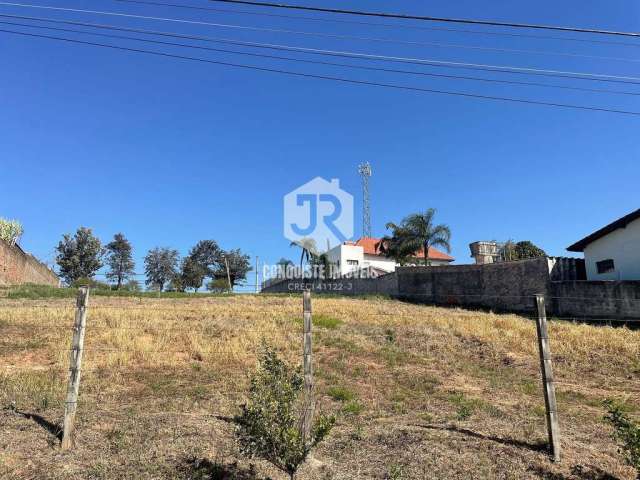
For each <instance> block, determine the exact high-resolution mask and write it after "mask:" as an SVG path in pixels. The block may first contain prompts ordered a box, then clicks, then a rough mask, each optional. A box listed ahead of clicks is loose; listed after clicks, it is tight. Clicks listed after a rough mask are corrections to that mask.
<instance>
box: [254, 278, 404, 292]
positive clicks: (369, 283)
mask: <svg viewBox="0 0 640 480" xmlns="http://www.w3.org/2000/svg"><path fill="white" fill-rule="evenodd" d="M306 288H310V289H311V290H312V291H313V292H314V293H329V294H334V295H350V296H353V295H356V296H357V295H387V296H391V297H397V296H398V277H397V276H396V274H395V273H389V274H387V275H383V276H381V277H378V278H340V279H335V280H311V279H289V280H281V281H270V282H267V283H266V284H265V286H264V287H263V288H262V292H263V293H294V292H301V291H302V290H304V289H306Z"/></svg>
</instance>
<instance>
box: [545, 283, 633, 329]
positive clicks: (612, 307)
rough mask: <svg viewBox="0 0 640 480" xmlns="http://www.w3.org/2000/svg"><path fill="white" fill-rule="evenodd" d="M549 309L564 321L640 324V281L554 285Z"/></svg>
mask: <svg viewBox="0 0 640 480" xmlns="http://www.w3.org/2000/svg"><path fill="white" fill-rule="evenodd" d="M547 308H548V309H549V310H550V312H551V313H552V314H553V315H555V316H558V317H561V318H562V317H569V318H571V317H575V318H586V319H589V318H594V319H614V320H640V281H634V280H627V281H588V282H587V281H564V282H552V283H551V284H550V286H549V292H548V300H547Z"/></svg>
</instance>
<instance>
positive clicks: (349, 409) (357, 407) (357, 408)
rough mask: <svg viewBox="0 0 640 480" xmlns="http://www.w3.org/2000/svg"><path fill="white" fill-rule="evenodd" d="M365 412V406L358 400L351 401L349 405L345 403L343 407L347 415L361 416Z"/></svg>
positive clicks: (343, 411)
mask: <svg viewBox="0 0 640 480" xmlns="http://www.w3.org/2000/svg"><path fill="white" fill-rule="evenodd" d="M363 410H364V405H362V404H361V403H360V402H359V401H358V400H351V401H350V402H348V403H345V404H344V406H343V407H342V413H344V414H345V415H360V414H361V413H362V411H363Z"/></svg>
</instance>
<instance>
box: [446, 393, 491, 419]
mask: <svg viewBox="0 0 640 480" xmlns="http://www.w3.org/2000/svg"><path fill="white" fill-rule="evenodd" d="M447 400H448V401H449V402H450V403H452V404H453V405H454V406H455V407H456V418H457V419H458V420H460V421H464V420H468V419H470V418H471V417H472V416H473V414H474V413H475V412H477V411H478V410H479V409H482V408H486V407H487V403H486V402H484V401H483V400H480V399H479V398H469V397H467V396H465V394H464V393H462V392H454V393H451V394H449V395H448V396H447Z"/></svg>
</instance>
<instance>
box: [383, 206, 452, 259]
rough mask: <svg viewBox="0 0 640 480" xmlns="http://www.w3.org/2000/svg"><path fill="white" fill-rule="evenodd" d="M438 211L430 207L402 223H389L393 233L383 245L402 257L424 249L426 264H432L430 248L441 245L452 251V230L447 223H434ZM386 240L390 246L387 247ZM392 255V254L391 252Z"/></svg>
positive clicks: (406, 218) (415, 253)
mask: <svg viewBox="0 0 640 480" xmlns="http://www.w3.org/2000/svg"><path fill="white" fill-rule="evenodd" d="M435 214H436V211H435V209H433V208H429V209H428V210H427V211H425V212H420V213H414V214H411V215H409V216H407V217H405V218H404V219H403V220H402V222H401V224H400V225H396V224H395V223H393V222H389V223H387V228H388V229H391V230H392V232H393V235H392V236H391V237H387V238H385V239H383V242H382V244H381V247H382V248H383V249H386V250H387V251H389V249H391V252H392V253H393V255H394V256H397V257H398V258H400V259H406V258H407V257H413V256H415V255H417V254H418V252H420V250H421V249H422V250H424V264H425V265H431V262H430V261H429V248H430V247H441V248H444V249H445V250H446V251H447V252H450V251H451V244H450V242H451V230H450V229H449V227H448V226H447V225H444V224H440V225H435V224H434V217H435ZM385 242H388V246H387V247H385ZM389 256H391V254H389Z"/></svg>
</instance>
